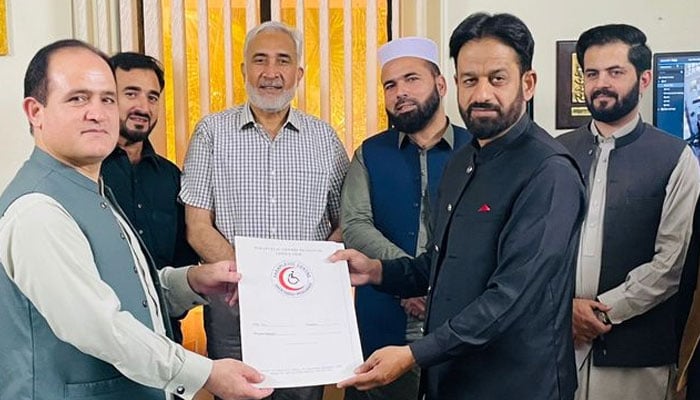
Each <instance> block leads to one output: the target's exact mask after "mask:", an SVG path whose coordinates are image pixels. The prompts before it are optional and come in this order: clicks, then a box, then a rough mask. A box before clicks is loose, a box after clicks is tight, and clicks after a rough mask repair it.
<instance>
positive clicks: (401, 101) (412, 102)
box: [394, 99, 418, 109]
mask: <svg viewBox="0 0 700 400" xmlns="http://www.w3.org/2000/svg"><path fill="white" fill-rule="evenodd" d="M404 104H413V105H414V106H415V105H417V104H418V103H416V102H415V101H413V100H411V99H405V100H399V101H397V102H396V105H395V106H394V108H395V109H396V108H399V107H401V106H403V105H404Z"/></svg>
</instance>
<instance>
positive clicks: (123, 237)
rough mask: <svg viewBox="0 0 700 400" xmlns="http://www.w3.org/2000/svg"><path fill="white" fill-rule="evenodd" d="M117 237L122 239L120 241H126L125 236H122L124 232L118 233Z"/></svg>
mask: <svg viewBox="0 0 700 400" xmlns="http://www.w3.org/2000/svg"><path fill="white" fill-rule="evenodd" d="M119 237H120V238H122V240H124V239H126V235H124V232H121V233H119Z"/></svg>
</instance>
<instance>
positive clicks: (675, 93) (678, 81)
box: [654, 51, 700, 155]
mask: <svg viewBox="0 0 700 400" xmlns="http://www.w3.org/2000/svg"><path fill="white" fill-rule="evenodd" d="M654 75H655V79H654V125H655V126H657V127H658V128H659V129H662V130H664V131H666V132H669V133H671V134H673V135H675V136H678V137H680V138H682V139H684V140H686V141H687V142H688V143H689V144H690V145H691V147H692V148H693V151H694V152H695V154H696V155H697V154H699V153H700V137H699V136H698V133H699V131H700V119H699V118H700V51H697V52H685V53H657V54H655V55H654Z"/></svg>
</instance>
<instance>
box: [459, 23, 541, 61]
mask: <svg viewBox="0 0 700 400" xmlns="http://www.w3.org/2000/svg"><path fill="white" fill-rule="evenodd" d="M483 38H493V39H496V40H498V41H500V42H501V43H503V44H505V45H506V46H508V47H510V48H512V49H513V50H515V53H516V54H517V55H518V59H519V61H520V74H523V73H525V72H527V71H529V70H531V69H532V55H533V53H534V52H535V40H534V39H533V38H532V33H530V30H529V29H528V28H527V25H525V23H524V22H523V21H522V20H521V19H520V18H518V17H516V16H515V15H512V14H506V13H503V14H493V15H491V14H486V13H475V14H472V15H470V16H468V17H467V18H465V19H464V21H462V22H461V23H460V24H459V25H458V26H457V28H455V30H454V31H453V32H452V36H451V37H450V57H452V59H454V62H455V67H456V66H457V55H458V54H459V50H460V49H461V48H462V46H464V44H466V43H467V42H469V41H472V40H476V39H483Z"/></svg>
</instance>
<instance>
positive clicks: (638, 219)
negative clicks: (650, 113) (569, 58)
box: [559, 24, 700, 400]
mask: <svg viewBox="0 0 700 400" xmlns="http://www.w3.org/2000/svg"><path fill="white" fill-rule="evenodd" d="M576 53H577V57H578V61H579V63H580V65H581V67H582V68H583V75H584V84H585V95H586V104H587V106H588V109H589V111H590V112H591V115H592V116H593V121H592V122H591V123H590V124H587V125H585V126H583V127H581V128H579V129H577V130H575V131H573V132H571V133H567V134H565V135H562V136H560V137H559V140H560V141H561V143H563V144H564V145H565V146H566V147H567V148H568V149H569V151H570V152H571V153H572V155H573V156H574V158H576V160H577V162H578V163H579V165H580V166H581V171H582V172H583V173H584V175H585V180H586V183H587V185H588V195H589V203H588V213H587V216H586V219H585V221H584V224H583V227H582V230H581V241H580V246H579V254H578V262H577V270H576V293H575V298H574V304H573V307H574V308H573V335H574V343H575V347H576V352H577V367H578V368H579V374H578V375H579V386H578V390H577V393H576V395H577V398H578V399H599V400H606V399H611V400H612V399H615V400H621V399H622V400H624V399H630V400H632V399H635V400H640V399H641V400H645V399H649V400H651V399H664V398H667V399H668V398H670V392H671V391H670V389H671V386H672V382H673V373H674V364H675V362H676V358H677V336H678V334H677V333H676V332H675V331H674V328H675V318H676V307H675V304H676V301H675V300H676V296H675V295H676V293H677V291H678V285H679V281H680V277H681V272H682V268H683V263H684V261H685V256H686V252H687V250H688V243H689V241H690V237H691V233H692V222H693V213H694V210H695V204H696V201H697V198H698V193H699V192H700V171H699V168H698V162H697V159H696V158H695V157H694V156H693V153H692V151H691V150H690V147H688V146H687V144H686V143H685V142H684V141H682V140H680V139H679V138H675V137H673V136H671V135H669V134H667V133H666V132H662V131H659V130H658V129H656V128H654V127H652V126H650V125H648V124H645V123H643V122H642V120H641V117H640V116H639V99H640V97H641V93H642V92H643V91H644V90H646V89H647V87H648V86H649V84H650V82H651V79H652V78H651V71H650V68H651V50H650V49H649V47H648V46H647V45H646V36H645V35H644V33H642V32H641V31H640V30H639V29H637V28H635V27H633V26H630V25H622V24H620V25H603V26H598V27H595V28H591V29H589V30H588V31H586V32H584V33H583V34H582V35H581V36H580V38H579V40H578V42H577V45H576Z"/></svg>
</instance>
